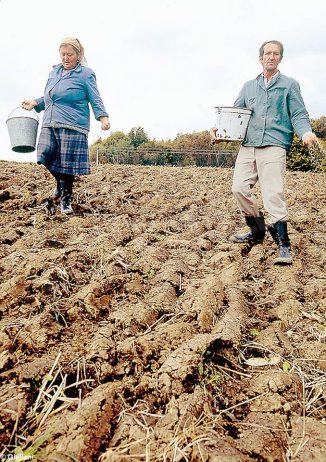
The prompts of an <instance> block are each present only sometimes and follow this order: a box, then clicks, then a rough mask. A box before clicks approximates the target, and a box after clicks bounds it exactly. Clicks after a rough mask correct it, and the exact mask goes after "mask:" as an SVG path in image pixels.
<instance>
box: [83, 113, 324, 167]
mask: <svg viewBox="0 0 326 462" xmlns="http://www.w3.org/2000/svg"><path fill="white" fill-rule="evenodd" d="M311 126H312V129H313V131H314V132H315V133H316V135H317V137H318V138H319V140H320V143H319V146H317V147H316V148H314V150H313V152H309V150H308V148H307V147H305V146H304V145H303V143H302V141H301V140H300V139H299V138H298V136H296V135H295V136H294V140H293V144H292V148H291V150H290V152H289V153H288V156H287V167H288V168H289V169H290V170H303V171H313V170H322V171H326V159H325V151H326V117H325V116H322V117H320V118H319V119H311ZM239 146H240V144H239V142H236V141H229V142H223V143H220V144H218V145H214V146H212V145H211V143H210V136H209V131H208V130H205V131H201V132H192V133H178V134H177V135H176V137H175V138H174V139H172V140H170V139H168V140H156V139H152V140H151V139H150V138H149V136H148V135H147V133H146V131H145V130H144V128H142V127H133V128H132V129H131V130H130V131H129V132H128V133H124V132H122V131H116V132H112V133H111V134H110V136H108V137H107V138H104V139H102V138H99V139H98V140H96V141H95V142H94V143H93V144H92V145H91V146H90V158H91V160H92V161H98V162H100V163H128V164H129V163H133V164H140V165H177V166H188V165H197V166H231V165H233V164H234V161H235V158H236V154H237V152H238V150H239Z"/></svg>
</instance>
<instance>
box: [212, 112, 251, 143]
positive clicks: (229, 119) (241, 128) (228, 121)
mask: <svg viewBox="0 0 326 462" xmlns="http://www.w3.org/2000/svg"><path fill="white" fill-rule="evenodd" d="M215 112H216V124H215V128H217V132H216V137H217V138H219V139H223V140H225V141H242V140H243V139H244V138H245V136H246V131H247V128H248V124H249V119H250V116H251V113H252V110H251V109H247V108H244V107H222V106H217V107H215Z"/></svg>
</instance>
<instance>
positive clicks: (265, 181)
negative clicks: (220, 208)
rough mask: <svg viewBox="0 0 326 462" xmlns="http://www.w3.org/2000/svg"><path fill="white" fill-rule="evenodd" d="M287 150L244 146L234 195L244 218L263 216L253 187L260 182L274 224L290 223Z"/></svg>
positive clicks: (276, 147) (236, 164)
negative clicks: (286, 183)
mask: <svg viewBox="0 0 326 462" xmlns="http://www.w3.org/2000/svg"><path fill="white" fill-rule="evenodd" d="M285 167H286V151H285V149H283V148H281V147H278V146H266V147H262V148H254V147H247V146H241V148H240V151H239V154H238V157H237V160H236V163H235V169H234V175H233V185H232V193H233V195H234V197H235V199H236V201H237V203H238V206H239V208H240V210H241V212H242V214H243V215H244V216H255V217H256V216H259V208H258V206H257V202H256V198H255V196H254V195H253V194H252V192H251V188H252V187H253V186H254V185H255V184H256V183H257V181H259V184H260V189H261V194H262V199H263V204H264V208H265V210H266V211H267V212H268V214H269V219H270V220H269V221H270V223H275V222H277V221H287V220H288V210H287V207H286V203H285V197H284V175H285Z"/></svg>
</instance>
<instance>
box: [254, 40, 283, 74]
mask: <svg viewBox="0 0 326 462" xmlns="http://www.w3.org/2000/svg"><path fill="white" fill-rule="evenodd" d="M259 60H260V62H261V64H262V65H263V70H264V71H267V72H271V73H273V72H275V71H276V70H277V66H278V65H279V63H280V62H281V61H282V57H281V51H280V47H279V46H278V45H276V44H275V43H266V45H265V46H264V53H263V56H261V57H260V58H259Z"/></svg>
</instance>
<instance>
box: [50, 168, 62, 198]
mask: <svg viewBox="0 0 326 462" xmlns="http://www.w3.org/2000/svg"><path fill="white" fill-rule="evenodd" d="M50 173H51V175H52V176H54V178H55V181H56V186H55V188H54V190H53V193H52V199H54V200H55V201H57V200H59V199H60V197H61V183H60V175H61V174H60V173H58V172H53V171H51V170H50Z"/></svg>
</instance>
